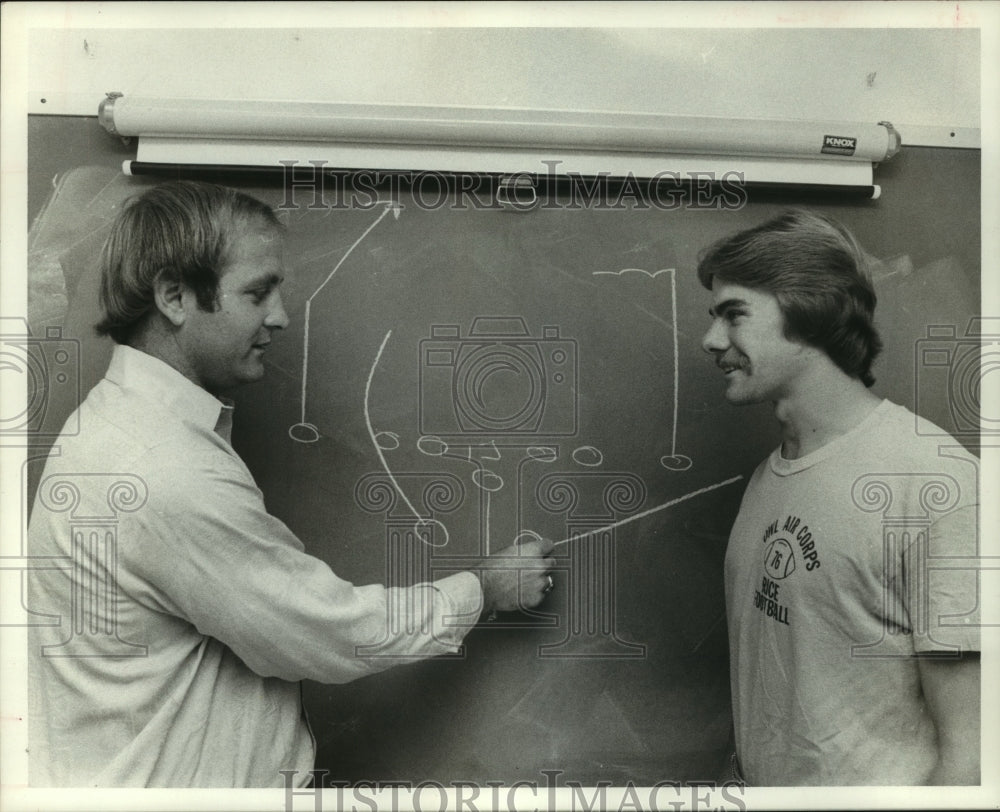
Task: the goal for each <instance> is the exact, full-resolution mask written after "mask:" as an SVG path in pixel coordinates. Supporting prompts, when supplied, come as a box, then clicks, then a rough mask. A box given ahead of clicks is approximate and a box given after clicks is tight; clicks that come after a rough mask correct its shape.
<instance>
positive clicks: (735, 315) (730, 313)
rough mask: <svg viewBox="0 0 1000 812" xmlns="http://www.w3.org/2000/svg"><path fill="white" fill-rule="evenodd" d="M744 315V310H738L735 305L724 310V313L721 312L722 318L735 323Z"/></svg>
mask: <svg viewBox="0 0 1000 812" xmlns="http://www.w3.org/2000/svg"><path fill="white" fill-rule="evenodd" d="M745 315H746V311H744V310H739V309H737V308H735V307H731V308H729V309H728V310H726V312H725V313H723V314H722V318H724V319H725V320H726V321H727V322H729V323H730V324H736V323H737V322H738V321H739V320H740V319H741V318H743V317H744V316H745Z"/></svg>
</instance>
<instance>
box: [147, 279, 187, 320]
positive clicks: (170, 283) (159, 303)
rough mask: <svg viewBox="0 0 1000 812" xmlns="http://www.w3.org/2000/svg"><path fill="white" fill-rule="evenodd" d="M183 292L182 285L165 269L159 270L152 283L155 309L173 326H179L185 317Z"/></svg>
mask: <svg viewBox="0 0 1000 812" xmlns="http://www.w3.org/2000/svg"><path fill="white" fill-rule="evenodd" d="M184 292H185V288H184V285H183V284H182V283H181V282H180V281H179V280H177V279H174V278H173V277H172V276H171V275H170V274H169V273H168V272H167V271H160V273H159V275H158V276H157V277H156V281H155V282H154V283H153V295H154V298H155V300H156V309H157V310H159V311H160V312H161V313H162V314H163V315H164V316H166V317H167V319H168V320H169V321H170V323H171V324H173V325H174V327H180V326H181V325H182V324H183V323H184V321H185V319H186V318H187V309H186V308H185V306H184V305H185V301H184V299H185V297H184Z"/></svg>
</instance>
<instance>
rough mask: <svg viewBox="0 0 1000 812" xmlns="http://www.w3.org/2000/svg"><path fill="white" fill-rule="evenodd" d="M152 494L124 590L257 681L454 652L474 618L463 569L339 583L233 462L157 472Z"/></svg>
mask: <svg viewBox="0 0 1000 812" xmlns="http://www.w3.org/2000/svg"><path fill="white" fill-rule="evenodd" d="M213 462H217V461H213ZM147 487H148V491H149V501H148V503H147V505H146V506H145V508H144V509H143V510H141V511H137V512H136V513H135V514H133V515H132V516H130V518H129V521H128V522H127V524H123V525H122V526H121V529H120V536H119V538H120V542H119V546H120V550H121V553H120V562H119V567H120V573H121V577H120V581H121V584H122V586H123V588H125V589H128V590H129V591H130V592H131V593H132V596H133V597H134V598H136V599H137V600H140V601H142V602H143V603H146V604H147V605H150V606H153V607H154V608H157V609H159V610H161V611H164V612H167V613H170V614H173V615H176V616H178V617H180V618H183V619H184V620H187V621H188V622H190V623H191V624H193V625H194V626H195V627H196V628H197V629H198V630H199V631H200V632H201V633H202V634H205V635H208V636H211V637H214V638H216V639H218V640H220V641H221V642H223V643H225V644H226V645H227V646H228V647H229V648H231V649H232V650H233V652H235V653H236V654H237V656H239V657H240V658H241V659H242V660H243V661H244V662H245V663H246V664H247V666H248V667H250V668H251V669H252V670H253V671H255V672H256V673H258V674H260V675H261V676H273V677H280V678H282V679H287V680H300V679H312V680H317V681H320V682H347V681H349V680H352V679H355V678H357V677H360V676H364V675H365V674H369V673H373V672H376V671H380V670H383V669H385V668H388V667H390V666H392V665H397V664H399V663H401V662H407V661H411V660H416V659H421V658H425V657H430V656H434V655H438V654H444V653H452V652H455V651H457V650H458V648H459V645H460V643H461V641H462V639H463V638H464V636H465V634H466V633H467V632H468V631H469V630H470V629H471V628H472V626H473V625H474V624H475V623H476V621H477V619H478V617H479V614H480V610H481V605H482V591H481V587H480V584H479V580H478V578H476V576H475V575H473V574H472V573H469V572H461V573H456V574H454V575H450V576H448V577H446V578H442V579H440V580H438V581H435V582H434V583H432V584H419V585H415V586H412V587H408V588H386V587H384V586H381V585H370V586H360V587H359V586H354V585H353V584H351V583H349V582H348V581H346V580H344V579H342V578H340V577H338V576H337V575H336V574H335V573H334V572H333V571H332V570H331V569H330V567H329V566H328V565H327V564H326V563H325V562H323V561H321V560H320V559H318V558H316V557H314V556H311V555H309V554H308V553H306V552H305V551H304V547H303V545H302V542H301V541H299V539H298V538H297V537H296V536H295V535H294V534H293V533H292V532H291V530H289V529H288V527H286V526H285V524H284V523H283V522H281V521H280V520H279V519H277V518H276V517H274V516H271V515H270V514H269V513H268V512H267V510H266V509H265V507H264V502H263V498H262V495H261V493H260V491H259V490H258V489H257V487H256V485H255V484H254V483H253V480H252V479H251V478H250V477H249V474H247V473H246V471H245V469H243V468H242V466H241V464H240V463H239V462H238V461H236V460H231V461H230V464H229V465H228V466H226V465H223V466H218V465H216V466H214V467H213V468H211V469H209V468H207V467H201V468H198V467H192V466H190V465H188V466H183V465H180V464H173V465H171V464H166V465H160V466H157V467H156V469H155V473H153V474H151V475H150V476H149V478H148V481H147ZM333 532H335V531H333Z"/></svg>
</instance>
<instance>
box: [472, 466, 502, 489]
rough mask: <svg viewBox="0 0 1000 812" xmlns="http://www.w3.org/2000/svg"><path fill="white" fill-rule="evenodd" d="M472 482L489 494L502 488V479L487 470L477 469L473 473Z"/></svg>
mask: <svg viewBox="0 0 1000 812" xmlns="http://www.w3.org/2000/svg"><path fill="white" fill-rule="evenodd" d="M472 481H473V482H474V483H476V485H478V486H479V487H480V488H481V489H482V490H484V491H487V492H489V493H496V492H497V491H498V490H500V489H501V488H502V487H503V477H501V476H500V475H499V474H495V473H493V471H491V470H490V469H489V468H477V469H476V470H475V471H473V472H472Z"/></svg>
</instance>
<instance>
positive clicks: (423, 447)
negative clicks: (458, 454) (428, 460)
mask: <svg viewBox="0 0 1000 812" xmlns="http://www.w3.org/2000/svg"><path fill="white" fill-rule="evenodd" d="M417 448H418V449H419V450H420V451H421V452H423V453H424V454H426V455H427V456H428V457H443V456H444V455H445V454H447V453H448V444H447V443H446V442H445V441H444V440H442V439H441V438H440V437H436V436H434V435H433V434H425V435H424V436H423V437H421V438H420V439H419V440H417Z"/></svg>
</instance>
